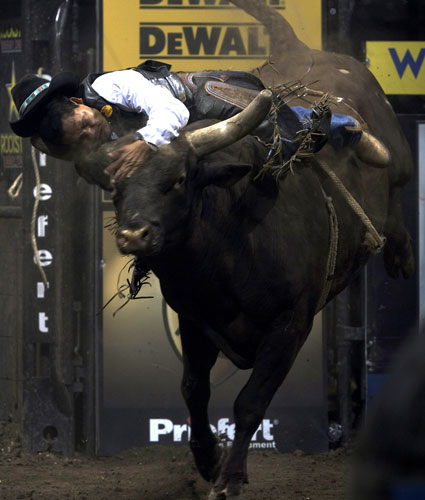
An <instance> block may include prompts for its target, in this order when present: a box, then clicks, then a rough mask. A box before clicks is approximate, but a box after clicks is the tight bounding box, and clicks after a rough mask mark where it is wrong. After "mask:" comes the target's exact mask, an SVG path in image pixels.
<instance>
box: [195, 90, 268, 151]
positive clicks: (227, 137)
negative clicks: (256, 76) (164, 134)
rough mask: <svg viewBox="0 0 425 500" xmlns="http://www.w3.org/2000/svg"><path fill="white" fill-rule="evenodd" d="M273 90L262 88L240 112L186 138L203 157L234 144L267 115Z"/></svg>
mask: <svg viewBox="0 0 425 500" xmlns="http://www.w3.org/2000/svg"><path fill="white" fill-rule="evenodd" d="M272 96H273V94H272V92H271V91H270V90H262V91H261V92H260V93H259V94H258V95H257V96H256V97H255V99H254V100H253V101H252V102H251V103H250V104H249V105H248V106H247V107H246V108H245V109H244V110H243V111H241V112H240V113H238V114H237V115H235V116H232V117H231V118H228V119H227V120H224V121H222V122H220V123H215V124H214V125H210V126H209V127H204V128H201V129H198V130H193V131H190V132H187V133H186V139H187V140H188V141H189V143H190V144H191V145H192V147H193V148H194V150H195V152H196V155H197V156H199V157H201V156H203V155H206V154H208V153H213V152H214V151H217V150H219V149H221V148H224V147H226V146H228V145H229V144H233V143H234V142H236V141H237V140H239V139H241V138H242V137H244V136H246V135H247V134H249V133H250V132H251V131H252V130H254V129H255V128H256V127H258V125H260V123H261V122H262V121H263V120H264V118H265V117H266V116H267V113H268V112H269V110H270V106H271V103H272Z"/></svg>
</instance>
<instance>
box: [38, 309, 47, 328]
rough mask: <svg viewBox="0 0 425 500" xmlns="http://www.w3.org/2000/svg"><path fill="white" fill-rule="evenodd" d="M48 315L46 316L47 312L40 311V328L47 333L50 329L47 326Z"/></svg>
mask: <svg viewBox="0 0 425 500" xmlns="http://www.w3.org/2000/svg"><path fill="white" fill-rule="evenodd" d="M48 319H49V318H48V316H46V313H44V312H40V313H38V329H39V330H40V332H42V333H47V332H48V331H49V328H48V327H47V320H48Z"/></svg>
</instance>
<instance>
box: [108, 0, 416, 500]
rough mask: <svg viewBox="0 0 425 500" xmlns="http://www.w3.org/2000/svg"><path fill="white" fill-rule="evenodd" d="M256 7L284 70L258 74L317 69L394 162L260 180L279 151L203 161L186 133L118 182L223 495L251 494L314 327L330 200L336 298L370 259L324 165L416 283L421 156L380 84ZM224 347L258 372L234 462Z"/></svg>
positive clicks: (241, 405)
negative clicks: (175, 332) (262, 450)
mask: <svg viewBox="0 0 425 500" xmlns="http://www.w3.org/2000/svg"><path fill="white" fill-rule="evenodd" d="M234 3H239V1H237V2H236V1H235V2H234ZM241 4H242V2H241ZM243 8H245V9H246V10H250V11H251V13H252V14H254V15H255V16H256V17H258V18H259V19H261V20H262V22H263V23H264V24H265V25H266V27H267V28H268V29H269V31H270V33H271V42H272V43H271V46H272V54H271V61H272V62H273V64H270V65H265V66H263V67H262V68H260V69H259V70H258V74H259V76H260V77H261V79H262V80H263V82H264V83H265V84H266V85H271V86H276V85H277V84H279V83H281V82H285V81H292V80H294V78H302V77H303V75H304V80H305V79H306V78H308V80H307V82H317V83H314V84H312V85H311V87H312V88H313V91H312V94H314V93H315V92H318V91H325V92H330V93H331V94H333V95H336V96H341V97H343V98H344V101H342V103H340V104H337V105H335V106H334V110H336V111H339V112H344V113H348V114H352V116H354V117H355V118H357V119H359V120H360V121H361V122H362V123H364V126H365V127H367V128H368V129H369V130H370V131H371V132H372V133H373V134H374V135H375V136H377V137H378V138H379V139H380V140H381V141H382V142H383V143H384V144H385V146H386V147H387V148H388V150H389V152H390V155H391V160H390V163H389V165H388V166H387V167H386V168H383V169H378V168H374V166H373V165H370V164H366V163H364V162H363V161H362V160H361V159H360V158H359V157H357V156H356V154H355V152H353V151H352V150H350V149H345V150H339V151H337V150H335V149H333V148H332V147H330V146H326V147H325V148H324V149H323V150H322V151H321V152H320V153H319V154H317V155H315V156H314V157H313V158H309V159H305V160H303V161H302V162H300V163H299V164H298V165H297V166H296V168H295V171H294V173H293V174H292V173H289V174H286V175H284V176H282V177H281V178H280V179H279V180H278V181H277V182H276V180H275V178H274V177H272V176H271V175H270V174H267V175H266V176H263V177H261V176H260V177H257V175H256V174H257V173H258V171H259V169H261V167H262V165H263V163H264V160H265V155H266V150H265V148H264V147H263V146H262V145H261V144H259V142H258V141H257V140H256V139H254V138H253V137H251V136H245V137H244V138H242V139H241V140H239V141H238V142H235V143H234V144H231V145H229V146H227V147H226V148H224V149H221V150H218V151H216V152H215V153H211V154H208V155H206V156H203V155H202V153H201V154H200V155H196V154H195V152H194V150H193V148H192V147H191V146H190V144H189V143H188V142H187V140H186V138H185V134H182V137H180V138H179V139H177V140H176V141H174V142H173V143H172V144H170V145H169V146H166V147H164V148H161V149H160V150H159V151H158V152H157V153H155V154H153V155H152V158H151V159H150V160H149V161H148V162H147V163H146V164H145V165H143V168H140V169H139V170H138V171H137V173H136V174H135V175H134V176H133V177H132V178H131V179H129V180H127V181H125V182H123V183H122V184H120V185H119V186H118V193H117V196H116V199H115V206H116V210H117V219H118V226H119V230H118V232H117V243H118V246H119V247H120V248H121V250H122V251H123V252H126V253H127V252H130V253H134V254H136V255H139V256H143V257H144V258H145V260H146V262H147V263H148V264H149V266H150V267H151V268H152V269H153V270H154V272H155V274H156V275H157V276H158V278H159V280H160V284H161V289H162V292H163V294H164V297H165V299H166V301H167V302H168V303H169V304H170V306H171V307H172V308H173V309H174V310H175V311H177V313H178V315H179V322H180V331H181V339H182V345H183V354H184V375H183V381H182V392H183V396H184V398H185V400H186V403H187V406H188V408H189V412H190V416H191V423H192V434H191V448H192V451H193V454H194V457H195V460H196V463H197V466H198V468H199V471H200V472H201V474H202V475H203V477H204V478H206V479H208V480H211V481H214V482H215V484H214V487H213V490H212V492H211V496H210V498H213V499H215V498H217V499H218V498H225V497H226V496H232V495H238V494H239V493H240V490H241V487H242V484H243V482H244V481H246V479H247V475H246V457H247V449H248V446H249V442H250V439H251V436H252V435H253V433H254V432H255V430H256V428H257V427H258V425H259V424H260V422H261V420H262V418H263V416H264V413H265V411H266V408H267V406H268V404H269V403H270V401H271V399H272V397H273V395H274V393H275V392H276V390H277V388H278V387H279V386H280V384H281V383H282V381H283V380H284V378H285V377H286V375H287V373H288V371H289V369H290V367H291V365H292V363H293V361H294V359H295V357H296V355H297V353H298V351H299V349H300V347H301V346H302V345H303V343H304V341H305V339H306V337H307V335H308V333H309V331H310V329H311V326H312V322H313V318H314V315H315V313H316V312H317V309H318V303H319V301H320V300H321V294H322V291H323V288H324V286H325V283H326V282H327V272H328V257H329V249H330V240H331V239H332V238H333V236H332V230H331V227H330V215H329V211H328V205H327V204H326V200H325V194H326V195H327V196H329V197H331V198H332V202H333V207H334V209H335V213H336V216H337V219H338V233H337V234H338V244H337V255H336V262H335V269H334V270H333V271H332V277H331V278H332V279H331V280H330V284H331V286H330V290H329V295H328V296H327V300H330V299H331V298H332V297H333V296H335V294H337V293H338V292H340V291H341V290H342V289H343V288H344V287H345V286H346V285H347V283H348V282H349V281H350V279H351V278H352V277H353V275H354V274H355V273H356V271H358V270H359V269H360V268H361V266H362V265H364V264H365V262H366V261H367V258H368V255H369V250H368V248H367V247H366V246H365V244H364V241H365V233H366V228H365V226H364V224H363V223H362V222H361V221H360V218H359V215H358V214H357V213H355V212H354V211H353V209H352V208H351V207H350V206H349V204H348V201H347V199H346V198H345V197H344V196H343V195H342V194H341V191H340V190H338V189H337V188H336V187H335V184H334V183H333V181H332V180H331V179H330V178H329V177H328V175H327V174H324V173H323V171H322V169H321V168H320V166H319V162H320V164H322V165H324V164H325V165H330V166H331V167H332V170H333V171H334V172H335V173H336V174H337V176H338V178H339V179H340V180H341V181H342V182H343V184H344V185H345V187H346V188H347V189H348V191H349V192H350V193H351V195H352V196H353V197H354V198H355V200H356V201H357V202H358V203H359V204H360V206H361V207H362V208H363V210H364V212H365V213H366V214H367V215H368V216H369V218H370V220H371V222H372V224H373V226H374V227H375V228H376V230H377V231H378V232H379V233H381V234H383V235H384V236H385V237H386V238H387V241H386V245H385V247H384V251H383V257H384V262H385V266H386V269H387V271H388V272H389V274H390V275H391V276H393V277H396V276H397V275H398V274H399V272H401V273H402V274H403V275H404V276H408V275H410V274H411V272H412V270H413V258H412V252H411V248H410V242H409V236H408V234H407V232H406V230H405V228H404V226H403V221H402V213H401V193H402V188H403V185H404V184H405V183H406V182H407V180H408V179H409V177H410V175H411V172H412V163H411V157H410V152H409V149H408V146H407V143H406V140H405V138H404V137H403V135H402V133H401V131H400V128H399V126H398V124H397V122H396V119H395V116H394V113H393V111H392V110H391V107H390V106H389V104H388V102H387V100H386V98H385V96H384V94H383V92H382V90H381V89H380V87H379V85H378V84H377V82H376V80H375V79H374V78H373V76H372V75H371V74H370V73H369V72H368V71H367V70H366V68H365V67H364V66H363V65H361V64H360V63H358V62H356V61H354V60H353V59H351V58H348V57H345V56H341V55H337V54H327V53H324V52H320V51H312V50H310V49H309V48H308V47H306V46H305V45H304V44H302V43H301V42H300V41H299V40H298V39H297V38H296V37H295V35H294V34H293V32H292V29H291V28H290V26H288V25H287V24H286V23H285V21H284V20H283V18H282V17H281V16H279V17H276V15H275V13H274V12H272V11H270V10H267V9H266V8H265V7H264V5H262V3H261V2H257V1H252V2H251V1H245V2H243ZM264 12H267V15H264V16H263V13H264ZM306 75H307V76H306ZM318 94H319V93H318ZM363 120H364V122H363ZM206 136H207V137H208V136H209V134H206ZM204 138H205V136H204ZM190 142H193V141H192V139H190ZM201 143H202V140H201ZM328 282H329V281H328ZM219 350H221V351H223V352H224V353H226V355H227V356H228V357H229V358H230V359H231V360H232V361H233V362H234V363H235V364H236V365H237V366H239V367H241V368H247V367H252V368H253V370H252V374H251V376H250V378H249V380H248V382H247V384H246V386H245V387H244V388H243V389H242V391H241V392H240V394H239V396H238V397H237V399H236V401H235V404H234V420H235V424H236V432H235V440H234V444H233V447H232V449H231V450H230V452H229V453H228V455H227V456H226V457H223V456H222V452H221V449H220V447H219V446H218V445H217V440H216V437H215V436H214V435H213V434H212V433H211V430H210V427H209V424H208V414H207V406H208V400H209V395H210V388H209V373H210V369H211V367H212V366H213V365H214V362H215V360H216V358H217V354H218V352H219Z"/></svg>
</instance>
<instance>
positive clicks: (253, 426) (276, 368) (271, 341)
mask: <svg viewBox="0 0 425 500" xmlns="http://www.w3.org/2000/svg"><path fill="white" fill-rule="evenodd" d="M304 317H306V315H304ZM302 323H303V325H302V326H301V325H300V323H299V322H298V324H295V322H294V321H291V320H288V317H285V318H284V317H282V318H280V319H279V321H277V322H275V324H274V327H273V330H272V332H269V333H266V334H265V336H264V339H263V340H262V343H261V345H260V346H259V349H258V352H257V356H256V360H255V363H254V367H253V371H252V373H251V376H250V378H249V380H248V382H247V384H246V385H245V387H244V388H243V389H242V391H241V392H240V394H239V395H238V397H237V399H236V401H235V404H234V419H235V424H236V429H235V439H234V441H233V446H232V448H231V450H230V452H229V453H228V455H227V457H226V459H225V460H224V463H223V466H222V468H221V471H220V475H219V477H218V479H217V481H216V482H215V484H214V487H213V488H212V490H211V492H210V495H209V500H224V499H226V498H230V497H236V496H238V495H239V494H240V493H241V490H242V486H243V483H244V482H247V474H246V459H247V454H248V448H249V444H250V441H251V438H252V436H253V434H254V432H255V431H256V430H257V429H258V426H259V425H260V424H261V421H262V419H263V418H264V414H265V412H266V409H267V407H268V405H269V404H270V402H271V400H272V399H273V396H274V394H275V392H276V391H277V389H278V388H279V386H280V385H281V383H282V382H283V380H284V379H285V377H286V375H287V373H288V371H289V369H290V368H291V366H292V363H293V361H294V359H295V357H296V355H297V353H298V351H299V349H300V347H301V345H302V344H303V342H304V340H305V338H306V336H307V334H308V332H309V331H310V328H311V326H310V327H309V326H307V325H308V324H306V322H305V321H304V320H303V321H302Z"/></svg>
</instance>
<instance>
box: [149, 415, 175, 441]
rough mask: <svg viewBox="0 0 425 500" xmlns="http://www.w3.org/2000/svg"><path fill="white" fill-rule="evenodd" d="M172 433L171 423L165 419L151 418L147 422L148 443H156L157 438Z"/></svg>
mask: <svg viewBox="0 0 425 500" xmlns="http://www.w3.org/2000/svg"><path fill="white" fill-rule="evenodd" d="M170 432H173V422H171V420H168V419H167V418H151V419H150V420H149V441H151V442H152V443H157V442H158V441H159V436H161V435H164V434H170Z"/></svg>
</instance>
